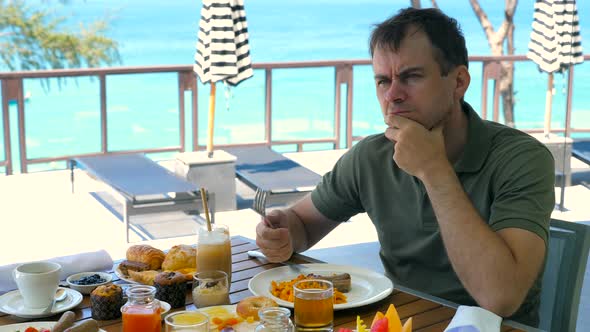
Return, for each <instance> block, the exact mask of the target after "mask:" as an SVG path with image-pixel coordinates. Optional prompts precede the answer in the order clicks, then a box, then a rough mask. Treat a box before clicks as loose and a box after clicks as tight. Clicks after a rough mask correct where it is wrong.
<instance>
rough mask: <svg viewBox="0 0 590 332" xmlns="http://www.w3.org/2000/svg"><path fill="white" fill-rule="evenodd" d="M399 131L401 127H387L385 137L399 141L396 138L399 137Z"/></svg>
mask: <svg viewBox="0 0 590 332" xmlns="http://www.w3.org/2000/svg"><path fill="white" fill-rule="evenodd" d="M398 132H399V129H395V128H391V127H389V128H387V129H385V137H386V138H387V139H388V140H390V141H392V142H394V143H395V142H396V141H397V140H396V138H397V133H398Z"/></svg>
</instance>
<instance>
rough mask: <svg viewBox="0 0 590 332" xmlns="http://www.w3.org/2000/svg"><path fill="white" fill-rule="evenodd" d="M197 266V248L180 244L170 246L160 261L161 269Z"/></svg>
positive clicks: (168, 269) (170, 269)
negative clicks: (162, 260) (161, 261)
mask: <svg viewBox="0 0 590 332" xmlns="http://www.w3.org/2000/svg"><path fill="white" fill-rule="evenodd" d="M196 267H197V249H195V248H193V247H191V246H189V245H186V244H180V245H176V246H174V247H172V248H170V251H168V254H166V258H165V259H164V262H163V263H162V270H166V271H177V270H180V269H185V268H193V269H194V268H196Z"/></svg>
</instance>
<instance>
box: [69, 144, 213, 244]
mask: <svg viewBox="0 0 590 332" xmlns="http://www.w3.org/2000/svg"><path fill="white" fill-rule="evenodd" d="M75 167H78V168H79V169H82V170H85V171H86V172H87V173H88V174H89V175H90V176H91V177H93V178H95V179H97V180H100V181H102V182H104V183H106V184H107V185H109V186H110V187H111V188H113V189H114V190H115V191H116V192H117V193H119V194H120V195H121V196H122V197H123V198H124V213H123V221H124V223H125V231H126V235H127V242H129V226H130V224H129V218H130V217H131V216H136V215H140V214H148V213H156V212H168V211H185V212H186V211H195V210H201V208H202V200H201V195H200V192H199V188H198V186H196V185H194V184H192V183H190V182H187V181H184V180H183V179H180V178H178V177H176V176H175V175H174V174H173V173H172V172H169V171H168V170H167V169H165V168H164V167H162V166H160V165H158V164H157V163H156V162H154V161H152V160H151V159H149V158H147V157H146V156H144V155H142V154H120V155H101V156H93V157H79V158H74V159H71V160H70V169H71V178H70V179H71V182H72V192H74V168H75ZM208 196H209V197H208V203H209V209H210V210H211V217H212V219H213V218H214V210H215V203H214V195H213V194H212V193H210V194H208Z"/></svg>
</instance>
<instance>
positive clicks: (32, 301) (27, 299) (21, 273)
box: [13, 262, 61, 309]
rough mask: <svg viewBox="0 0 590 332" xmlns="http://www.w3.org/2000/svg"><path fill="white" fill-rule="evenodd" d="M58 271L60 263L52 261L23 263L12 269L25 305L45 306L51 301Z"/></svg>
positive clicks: (32, 306) (30, 306) (57, 282)
mask: <svg viewBox="0 0 590 332" xmlns="http://www.w3.org/2000/svg"><path fill="white" fill-rule="evenodd" d="M60 271H61V265H59V264H57V263H53V262H32V263H24V264H21V265H19V266H17V267H16V268H15V269H14V270H13V277H14V281H15V282H16V285H17V286H18V290H19V291H20V294H21V296H22V298H23V301H24V304H25V307H27V308H31V309H38V308H47V307H49V305H51V304H52V303H53V298H54V297H55V292H56V291H57V287H58V285H59V272H60Z"/></svg>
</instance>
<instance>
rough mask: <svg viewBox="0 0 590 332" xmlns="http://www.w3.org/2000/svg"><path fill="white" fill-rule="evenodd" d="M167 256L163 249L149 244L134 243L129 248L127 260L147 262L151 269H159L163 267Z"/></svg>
mask: <svg viewBox="0 0 590 332" xmlns="http://www.w3.org/2000/svg"><path fill="white" fill-rule="evenodd" d="M165 257H166V255H165V254H164V252H163V251H162V250H160V249H156V248H154V247H152V246H150V245H147V244H138V245H133V246H131V247H129V249H127V260H129V261H133V262H140V263H145V264H147V265H148V266H149V268H150V270H158V269H159V268H160V267H162V262H163V261H164V258H165Z"/></svg>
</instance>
